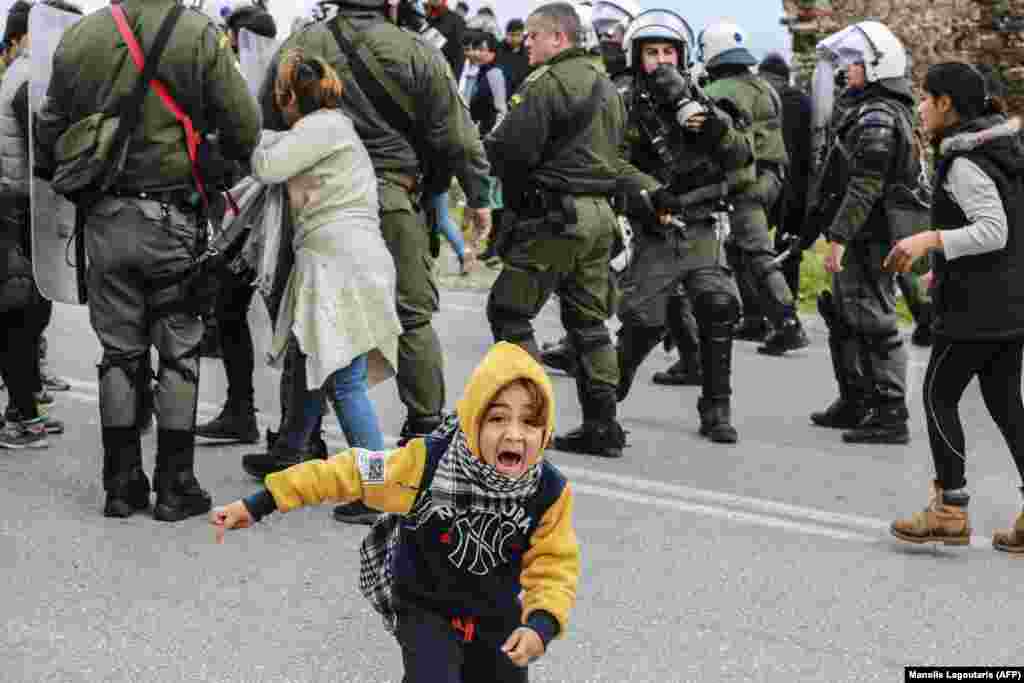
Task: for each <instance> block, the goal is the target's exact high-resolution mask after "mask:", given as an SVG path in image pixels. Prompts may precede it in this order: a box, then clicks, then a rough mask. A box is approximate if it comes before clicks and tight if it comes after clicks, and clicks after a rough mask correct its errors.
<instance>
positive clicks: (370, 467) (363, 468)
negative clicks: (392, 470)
mask: <svg viewBox="0 0 1024 683" xmlns="http://www.w3.org/2000/svg"><path fill="white" fill-rule="evenodd" d="M387 456H388V454H387V452H386V451H368V450H365V449H362V448H358V449H356V464H357V465H358V467H359V478H360V479H362V481H363V485H366V484H383V483H384V479H385V467H384V466H385V464H386V463H387Z"/></svg>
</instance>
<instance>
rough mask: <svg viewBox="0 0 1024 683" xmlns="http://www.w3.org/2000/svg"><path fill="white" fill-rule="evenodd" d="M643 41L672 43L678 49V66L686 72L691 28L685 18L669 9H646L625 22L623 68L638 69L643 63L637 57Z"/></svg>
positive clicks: (691, 34) (689, 63)
mask: <svg viewBox="0 0 1024 683" xmlns="http://www.w3.org/2000/svg"><path fill="white" fill-rule="evenodd" d="M645 42H660V43H674V44H675V45H676V48H677V49H678V50H679V69H680V70H682V71H688V70H689V68H690V66H691V65H692V64H693V62H692V61H691V58H690V46H691V45H693V29H692V28H690V25H689V24H688V23H686V20H685V19H683V18H682V17H681V16H679V15H678V14H676V13H675V12H673V11H671V10H664V9H652V10H647V11H646V12H641V13H640V14H639V15H637V16H636V18H634V19H633V21H631V22H630V23H629V28H627V29H626V35H625V37H624V38H623V39H622V49H623V50H625V51H626V66H627V67H629V68H631V69H634V70H638V69H639V68H640V65H641V64H642V63H643V61H642V60H641V58H640V46H641V44H642V43H645Z"/></svg>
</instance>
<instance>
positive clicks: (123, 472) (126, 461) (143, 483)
mask: <svg viewBox="0 0 1024 683" xmlns="http://www.w3.org/2000/svg"><path fill="white" fill-rule="evenodd" d="M102 439H103V488H104V490H105V491H106V493H107V500H106V502H105V503H104V505H103V515H104V516H105V517H131V516H132V515H133V514H135V513H136V512H139V511H141V510H145V509H146V508H148V507H149V494H150V487H149V479H148V478H147V477H146V473H145V472H143V471H142V443H141V441H140V440H139V431H138V429H137V428H135V427H103V430H102Z"/></svg>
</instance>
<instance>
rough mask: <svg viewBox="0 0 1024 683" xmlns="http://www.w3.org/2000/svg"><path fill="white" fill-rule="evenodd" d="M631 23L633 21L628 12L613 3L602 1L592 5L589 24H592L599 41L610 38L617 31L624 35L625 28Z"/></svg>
mask: <svg viewBox="0 0 1024 683" xmlns="http://www.w3.org/2000/svg"><path fill="white" fill-rule="evenodd" d="M631 21H633V17H632V16H630V14H629V12H627V11H626V10H624V9H622V8H621V7H619V6H618V5H616V4H615V3H613V2H603V1H602V2H598V3H597V4H596V5H594V13H593V15H592V16H591V22H592V23H593V24H594V30H595V31H596V32H597V37H598V38H600V39H601V40H606V39H607V38H610V37H612V34H614V32H615V31H617V30H618V31H620V32H621V33H625V32H626V27H627V26H629V22H631Z"/></svg>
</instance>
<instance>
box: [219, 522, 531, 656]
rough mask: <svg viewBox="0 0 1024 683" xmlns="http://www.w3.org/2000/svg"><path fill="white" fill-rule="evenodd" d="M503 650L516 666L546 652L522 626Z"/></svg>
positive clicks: (514, 632)
mask: <svg viewBox="0 0 1024 683" xmlns="http://www.w3.org/2000/svg"><path fill="white" fill-rule="evenodd" d="M222 534H223V532H222ZM501 651H502V652H504V653H505V654H507V655H508V658H509V659H511V660H512V663H513V664H515V665H516V666H526V665H527V664H529V663H530V662H532V661H533V660H535V659H537V658H538V657H540V656H541V655H542V654H544V642H543V641H542V640H541V639H540V636H539V635H537V632H536V631H534V630H533V629H532V628H530V627H529V626H520V627H519V628H517V629H516V630H515V631H512V635H510V636H509V637H508V640H506V641H505V644H504V645H502V646H501Z"/></svg>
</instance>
